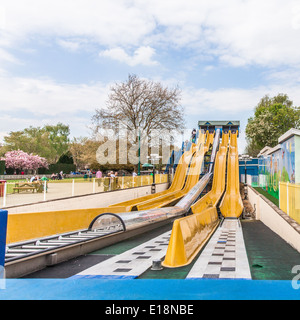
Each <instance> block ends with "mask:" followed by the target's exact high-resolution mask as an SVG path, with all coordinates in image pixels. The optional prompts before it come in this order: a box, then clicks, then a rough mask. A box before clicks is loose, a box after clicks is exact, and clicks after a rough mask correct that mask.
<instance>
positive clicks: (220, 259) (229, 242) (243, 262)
mask: <svg viewBox="0 0 300 320" xmlns="http://www.w3.org/2000/svg"><path fill="white" fill-rule="evenodd" d="M187 278H188V279H191V278H210V279H219V278H243V279H251V273H250V268H249V264H248V258H247V253H246V249H245V244H244V239H243V233H242V227H241V224H240V221H239V220H238V219H225V220H224V222H223V224H222V225H221V226H220V227H219V228H218V229H217V230H216V232H215V233H214V235H213V236H212V238H211V239H210V241H209V243H208V244H207V245H206V247H205V249H204V250H203V252H202V253H201V255H200V257H199V259H198V260H197V261H196V262H195V264H194V266H193V268H192V269H191V271H190V273H189V274H188V276H187Z"/></svg>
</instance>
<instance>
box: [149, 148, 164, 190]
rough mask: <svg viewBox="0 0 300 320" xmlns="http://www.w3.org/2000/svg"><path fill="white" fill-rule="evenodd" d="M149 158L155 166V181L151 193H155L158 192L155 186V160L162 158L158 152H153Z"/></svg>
mask: <svg viewBox="0 0 300 320" xmlns="http://www.w3.org/2000/svg"><path fill="white" fill-rule="evenodd" d="M147 158H148V159H149V160H150V161H151V163H152V166H153V173H152V174H153V183H152V186H151V193H155V192H156V186H155V161H158V160H159V159H160V158H162V157H161V156H159V155H158V154H156V153H151V154H150V156H147Z"/></svg>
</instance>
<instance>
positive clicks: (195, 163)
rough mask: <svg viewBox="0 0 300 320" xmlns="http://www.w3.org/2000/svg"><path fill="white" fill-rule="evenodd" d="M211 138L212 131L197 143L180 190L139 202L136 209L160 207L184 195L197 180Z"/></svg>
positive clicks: (170, 203)
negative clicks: (203, 143)
mask: <svg viewBox="0 0 300 320" xmlns="http://www.w3.org/2000/svg"><path fill="white" fill-rule="evenodd" d="M213 139H214V133H208V135H207V136H206V142H205V145H200V144H199V145H198V149H197V151H196V154H195V155H194V157H193V159H192V163H191V165H190V168H189V171H188V172H187V179H186V183H185V186H184V188H183V189H182V190H178V191H175V192H172V193H168V194H166V195H163V196H160V197H158V198H156V199H154V200H149V201H145V202H141V203H139V204H138V205H137V209H138V210H139V211H140V210H148V209H154V208H162V207H165V206H167V205H173V204H175V203H176V202H178V201H179V200H180V199H181V198H182V197H183V196H185V195H186V194H187V193H188V192H189V191H190V190H191V188H192V187H193V186H194V185H195V184H196V183H197V182H198V181H199V176H200V173H201V168H202V164H203V159H204V155H205V153H206V152H207V151H208V149H209V147H210V145H211V144H212V143H213Z"/></svg>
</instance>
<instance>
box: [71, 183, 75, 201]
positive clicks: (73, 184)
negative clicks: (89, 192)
mask: <svg viewBox="0 0 300 320" xmlns="http://www.w3.org/2000/svg"><path fill="white" fill-rule="evenodd" d="M74 190H75V180H74V179H73V180H72V197H74Z"/></svg>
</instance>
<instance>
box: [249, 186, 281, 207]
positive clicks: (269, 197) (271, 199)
mask: <svg viewBox="0 0 300 320" xmlns="http://www.w3.org/2000/svg"><path fill="white" fill-rule="evenodd" d="M253 188H254V189H255V190H256V191H258V192H259V193H260V194H262V195H263V196H265V197H266V198H267V199H269V200H270V201H271V202H273V203H274V204H275V205H276V206H277V207H279V200H278V199H277V198H275V197H273V196H271V195H270V194H269V193H268V192H267V191H266V190H264V189H262V188H261V187H253Z"/></svg>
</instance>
